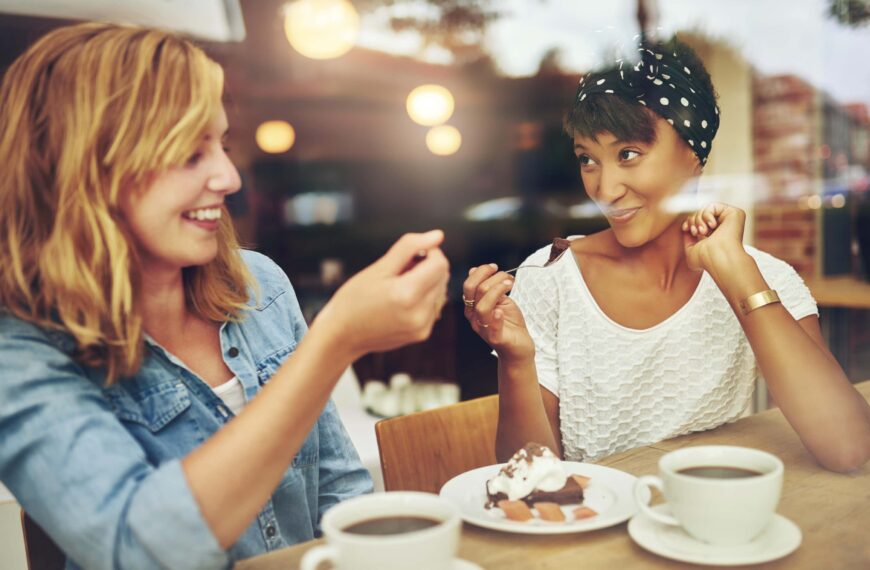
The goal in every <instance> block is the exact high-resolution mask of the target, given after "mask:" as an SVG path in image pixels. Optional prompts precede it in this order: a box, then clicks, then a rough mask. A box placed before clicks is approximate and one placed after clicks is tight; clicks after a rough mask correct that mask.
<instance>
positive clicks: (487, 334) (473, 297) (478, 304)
mask: <svg viewBox="0 0 870 570" xmlns="http://www.w3.org/2000/svg"><path fill="white" fill-rule="evenodd" d="M513 284H514V280H513V277H511V276H510V275H508V274H507V273H505V272H503V271H499V270H498V267H497V266H496V265H495V264H492V263H491V264H488V265H480V266H478V267H472V268H471V270H470V271H469V272H468V278H467V279H466V280H465V282H464V283H463V284H462V300H463V302H464V303H465V318H466V319H468V322H469V323H471V328H472V329H474V332H476V333H477V334H478V335H480V338H482V339H483V340H485V341H486V343H487V344H489V346H491V347H492V348H493V349H494V350H495V351H496V353H498V355H499V357H500V358H504V359H510V360H520V359H524V358H531V357H534V355H535V344H534V342H532V338H531V336H529V331H528V330H527V329H526V322H525V320H524V319H523V314H522V312H521V311H520V308H519V307H518V306H517V305H516V303H514V302H513V301H512V300H511V299H510V297H508V296H507V294H508V292H509V291H510V290H511V288H512V287H513Z"/></svg>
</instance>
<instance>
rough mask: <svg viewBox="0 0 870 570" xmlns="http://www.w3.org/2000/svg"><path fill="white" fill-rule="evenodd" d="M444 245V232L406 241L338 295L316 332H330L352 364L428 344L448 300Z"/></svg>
mask: <svg viewBox="0 0 870 570" xmlns="http://www.w3.org/2000/svg"><path fill="white" fill-rule="evenodd" d="M443 240H444V233H443V232H442V231H441V230H433V231H430V232H427V233H423V234H405V235H404V236H402V237H401V238H400V239H399V240H398V241H397V242H396V243H394V244H393V246H392V247H391V248H390V249H389V251H387V253H386V254H384V256H383V257H381V258H380V259H378V260H377V261H375V262H374V263H372V264H371V265H369V266H368V267H366V268H365V269H363V270H362V271H360V272H359V273H357V274H356V275H354V276H353V277H351V278H350V279H349V280H348V281H347V283H345V284H344V285H343V286H342V287H341V288H340V289H339V290H338V291H337V292H336V293H335V295H334V296H333V297H332V299H331V300H330V301H329V303H327V305H326V306H325V307H324V308H323V310H322V311H321V312H320V314H319V315H318V316H317V319H316V320H315V322H314V324H313V325H312V328H314V327H321V328H323V327H328V328H329V330H331V331H332V332H333V334H334V335H337V336H338V339H337V340H339V341H340V342H341V344H342V345H343V347H344V348H345V349H347V350H350V352H351V354H352V355H353V357H354V358H358V357H359V356H362V355H363V354H366V353H368V352H380V351H385V350H391V349H394V348H398V347H400V346H403V345H405V344H410V343H414V342H419V341H422V340H425V339H426V338H428V337H429V334H430V333H431V332H432V326H433V325H434V324H435V321H436V320H438V317H439V316H440V315H441V309H442V307H443V306H444V302H445V301H446V299H447V282H448V280H449V278H450V265H449V263H448V262H447V258H446V257H445V256H444V253H443V252H442V251H441V249H440V245H441V242H442V241H443ZM421 254H422V255H421Z"/></svg>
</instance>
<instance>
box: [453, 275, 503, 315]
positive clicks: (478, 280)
mask: <svg viewBox="0 0 870 570" xmlns="http://www.w3.org/2000/svg"><path fill="white" fill-rule="evenodd" d="M497 271H498V265H496V264H495V263H489V264H486V265H479V266H477V267H472V268H471V269H469V270H468V277H467V278H466V279H465V282H463V283H462V298H463V299H464V300H465V301H466V304H465V309H466V315H465V316H466V317H468V313H467V311H468V309H469V308H470V307H469V305H470V304H471V303H474V302H476V300H477V289H478V287H480V285H481V284H482V283H483V282H484V281H486V280H487V279H489V278H490V277H492V276H493V275H494V274H495V273H496V272H497Z"/></svg>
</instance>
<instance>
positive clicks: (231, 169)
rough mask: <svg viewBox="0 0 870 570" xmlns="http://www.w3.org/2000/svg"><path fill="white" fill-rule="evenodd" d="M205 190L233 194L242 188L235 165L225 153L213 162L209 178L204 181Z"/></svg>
mask: <svg viewBox="0 0 870 570" xmlns="http://www.w3.org/2000/svg"><path fill="white" fill-rule="evenodd" d="M206 188H208V189H209V190H210V191H212V192H220V193H222V194H233V193H234V192H238V191H239V190H240V189H241V188H242V179H241V177H240V176H239V171H238V170H237V169H236V165H235V164H233V161H231V160H230V157H228V156H227V154H226V153H225V152H221V153H220V156H219V157H218V158H217V159H216V160H215V166H214V169H213V171H212V174H211V176H210V177H209V178H208V180H207V181H206Z"/></svg>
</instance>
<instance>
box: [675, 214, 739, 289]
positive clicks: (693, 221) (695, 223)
mask: <svg viewBox="0 0 870 570" xmlns="http://www.w3.org/2000/svg"><path fill="white" fill-rule="evenodd" d="M745 225H746V212H744V211H743V210H741V209H740V208H735V207H734V206H729V205H728V204H722V203H719V202H716V203H713V204H710V205H708V206H706V207H704V208H702V209H700V210H698V211H697V212H694V213H693V214H690V215H689V217H688V218H687V219H686V220H685V221H684V222H683V225H682V230H683V245H684V246H685V248H686V260H687V262H688V264H689V267H690V268H691V269H694V270H698V271H700V270H702V269H703V270H705V271H708V272H710V271H712V270H713V269H714V268H716V267H717V266H718V267H721V266H722V264H727V263H728V260H729V259H732V258H733V257H734V254H742V253H744V250H743V229H744V227H745Z"/></svg>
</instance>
